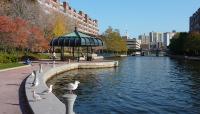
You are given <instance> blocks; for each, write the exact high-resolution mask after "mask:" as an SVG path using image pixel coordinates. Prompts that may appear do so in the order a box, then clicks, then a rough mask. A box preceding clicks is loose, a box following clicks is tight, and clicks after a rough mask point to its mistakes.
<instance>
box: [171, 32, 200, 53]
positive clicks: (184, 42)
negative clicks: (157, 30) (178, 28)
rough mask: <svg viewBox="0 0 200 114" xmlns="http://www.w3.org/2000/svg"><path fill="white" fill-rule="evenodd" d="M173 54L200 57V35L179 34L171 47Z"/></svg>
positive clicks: (172, 41)
mask: <svg viewBox="0 0 200 114" xmlns="http://www.w3.org/2000/svg"><path fill="white" fill-rule="evenodd" d="M169 48H170V51H171V52H172V53H173V54H179V55H183V54H184V55H185V54H187V55H191V56H198V55H199V54H200V33H179V34H176V35H175V37H174V38H173V39H172V40H171V43H170V45H169Z"/></svg>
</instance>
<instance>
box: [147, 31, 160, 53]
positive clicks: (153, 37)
mask: <svg viewBox="0 0 200 114" xmlns="http://www.w3.org/2000/svg"><path fill="white" fill-rule="evenodd" d="M149 39H150V49H151V50H157V49H161V48H162V47H163V33H160V32H150V33H149Z"/></svg>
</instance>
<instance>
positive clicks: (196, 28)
mask: <svg viewBox="0 0 200 114" xmlns="http://www.w3.org/2000/svg"><path fill="white" fill-rule="evenodd" d="M190 32H200V8H199V9H198V10H197V11H196V12H195V13H194V14H193V15H192V16H191V17H190Z"/></svg>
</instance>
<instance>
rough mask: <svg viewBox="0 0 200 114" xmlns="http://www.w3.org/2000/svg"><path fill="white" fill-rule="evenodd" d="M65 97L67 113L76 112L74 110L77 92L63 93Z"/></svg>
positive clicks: (72, 113)
mask: <svg viewBox="0 0 200 114" xmlns="http://www.w3.org/2000/svg"><path fill="white" fill-rule="evenodd" d="M63 98H64V99H65V106H66V114H75V112H74V102H75V101H76V98H77V95H76V94H65V95H63Z"/></svg>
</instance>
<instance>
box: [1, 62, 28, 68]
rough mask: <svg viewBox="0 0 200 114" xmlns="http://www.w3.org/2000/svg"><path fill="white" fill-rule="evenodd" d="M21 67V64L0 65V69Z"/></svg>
mask: <svg viewBox="0 0 200 114" xmlns="http://www.w3.org/2000/svg"><path fill="white" fill-rule="evenodd" d="M23 65H24V64H22V63H6V64H2V63H0V69H6V68H13V67H19V66H23Z"/></svg>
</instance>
